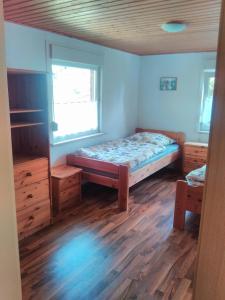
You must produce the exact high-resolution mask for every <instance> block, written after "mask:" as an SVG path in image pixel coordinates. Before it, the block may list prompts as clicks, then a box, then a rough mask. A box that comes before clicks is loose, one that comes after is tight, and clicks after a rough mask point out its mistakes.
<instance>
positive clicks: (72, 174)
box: [51, 165, 82, 213]
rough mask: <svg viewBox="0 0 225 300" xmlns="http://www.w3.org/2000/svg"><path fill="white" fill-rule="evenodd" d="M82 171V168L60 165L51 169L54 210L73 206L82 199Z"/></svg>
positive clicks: (55, 211) (57, 211)
mask: <svg viewBox="0 0 225 300" xmlns="http://www.w3.org/2000/svg"><path fill="white" fill-rule="evenodd" d="M81 171H82V169H79V168H76V167H72V166H67V165H60V166H57V167H55V168H52V170H51V177H52V197H53V211H54V213H59V212H61V211H62V210H64V209H66V208H69V207H73V206H75V205H76V203H77V202H80V201H81Z"/></svg>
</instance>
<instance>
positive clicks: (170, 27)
mask: <svg viewBox="0 0 225 300" xmlns="http://www.w3.org/2000/svg"><path fill="white" fill-rule="evenodd" d="M161 28H162V29H163V30H164V31H166V32H182V31H184V30H185V29H186V28H187V24H185V23H183V22H179V21H171V22H167V23H164V24H162V25H161Z"/></svg>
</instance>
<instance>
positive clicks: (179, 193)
mask: <svg viewBox="0 0 225 300" xmlns="http://www.w3.org/2000/svg"><path fill="white" fill-rule="evenodd" d="M203 189H204V186H191V185H189V184H188V182H187V181H185V180H178V181H177V187H176V201H175V209H174V221H173V227H174V228H177V229H180V230H183V229H184V225H185V212H186V210H188V211H191V212H193V213H197V214H200V213H201V208H202V198H203Z"/></svg>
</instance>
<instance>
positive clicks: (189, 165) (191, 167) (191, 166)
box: [183, 162, 204, 174]
mask: <svg viewBox="0 0 225 300" xmlns="http://www.w3.org/2000/svg"><path fill="white" fill-rule="evenodd" d="M203 165H204V164H202V163H190V162H189V163H186V162H184V165H183V169H184V173H185V174H187V173H189V172H191V171H193V170H195V169H198V168H201V167H202V166H203Z"/></svg>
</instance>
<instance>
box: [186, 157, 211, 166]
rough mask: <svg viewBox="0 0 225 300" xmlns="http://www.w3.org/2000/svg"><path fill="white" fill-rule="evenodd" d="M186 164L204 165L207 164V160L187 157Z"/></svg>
mask: <svg viewBox="0 0 225 300" xmlns="http://www.w3.org/2000/svg"><path fill="white" fill-rule="evenodd" d="M184 163H186V164H198V165H204V164H206V159H205V158H199V157H185V159H184Z"/></svg>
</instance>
